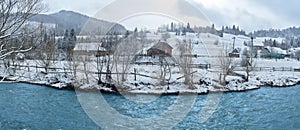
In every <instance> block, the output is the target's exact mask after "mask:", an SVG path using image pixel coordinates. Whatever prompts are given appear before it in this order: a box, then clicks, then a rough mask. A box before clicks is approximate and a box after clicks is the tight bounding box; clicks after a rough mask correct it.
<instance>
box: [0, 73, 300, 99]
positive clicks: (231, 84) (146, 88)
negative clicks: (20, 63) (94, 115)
mask: <svg viewBox="0 0 300 130" xmlns="http://www.w3.org/2000/svg"><path fill="white" fill-rule="evenodd" d="M44 76H45V78H41V79H45V80H39V81H33V80H29V79H28V78H27V79H26V78H24V77H18V76H6V77H5V78H4V80H5V81H17V82H20V83H26V84H35V85H42V86H46V87H50V88H54V89H58V90H78V91H85V92H95V91H101V92H104V93H122V94H163V95H174V94H176V95H177V94H208V93H219V92H224V93H226V92H245V91H250V90H256V89H260V88H261V87H263V86H271V87H290V86H295V85H297V84H300V73H299V72H263V73H262V72H254V73H253V76H252V77H250V80H249V81H248V82H245V81H243V80H242V79H241V78H239V77H234V76H231V77H229V78H228V79H227V80H228V81H227V84H226V85H225V86H222V85H220V84H219V83H217V82H214V81H213V80H210V79H201V80H200V81H199V82H198V83H194V84H192V86H193V88H192V89H191V88H189V87H188V86H189V85H185V84H182V83H180V82H173V83H170V84H167V85H164V86H161V85H159V84H145V83H135V84H133V83H132V84H129V85H130V86H128V84H125V86H127V87H124V86H123V87H118V86H116V85H113V84H105V83H103V84H100V85H98V84H96V82H90V83H89V84H87V83H75V82H74V80H72V79H68V80H66V79H64V80H62V79H60V78H57V77H53V76H50V75H44ZM61 77H65V76H61ZM1 79H3V76H2V77H1ZM54 79H55V80H54ZM66 81H68V82H66ZM118 88H122V89H118ZM123 88H130V89H127V90H124V89H123Z"/></svg>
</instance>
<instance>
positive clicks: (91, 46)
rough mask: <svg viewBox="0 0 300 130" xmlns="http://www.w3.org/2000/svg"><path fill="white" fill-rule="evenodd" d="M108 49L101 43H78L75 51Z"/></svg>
mask: <svg viewBox="0 0 300 130" xmlns="http://www.w3.org/2000/svg"><path fill="white" fill-rule="evenodd" d="M95 50H96V51H97V50H100V51H106V49H105V48H103V47H101V43H77V44H76V45H75V48H74V51H95Z"/></svg>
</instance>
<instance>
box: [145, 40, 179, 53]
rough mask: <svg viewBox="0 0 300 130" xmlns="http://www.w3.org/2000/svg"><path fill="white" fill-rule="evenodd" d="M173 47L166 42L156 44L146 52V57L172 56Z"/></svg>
mask: <svg viewBox="0 0 300 130" xmlns="http://www.w3.org/2000/svg"><path fill="white" fill-rule="evenodd" d="M172 51H173V47H172V46H170V45H169V44H168V43H167V42H158V43H157V44H155V45H154V46H152V47H151V48H150V49H148V50H147V55H148V56H157V55H158V56H172Z"/></svg>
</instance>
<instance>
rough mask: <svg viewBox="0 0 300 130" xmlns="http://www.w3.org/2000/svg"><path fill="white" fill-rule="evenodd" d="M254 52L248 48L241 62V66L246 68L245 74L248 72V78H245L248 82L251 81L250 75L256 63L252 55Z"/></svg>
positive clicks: (243, 53) (244, 51)
mask: <svg viewBox="0 0 300 130" xmlns="http://www.w3.org/2000/svg"><path fill="white" fill-rule="evenodd" d="M251 53H252V52H250V51H249V50H248V49H247V48H245V49H244V50H243V52H242V57H241V58H242V61H241V66H242V67H245V68H246V69H245V72H246V76H245V80H246V81H248V80H249V76H250V73H251V72H252V71H253V70H254V67H255V63H254V59H253V57H252V55H251Z"/></svg>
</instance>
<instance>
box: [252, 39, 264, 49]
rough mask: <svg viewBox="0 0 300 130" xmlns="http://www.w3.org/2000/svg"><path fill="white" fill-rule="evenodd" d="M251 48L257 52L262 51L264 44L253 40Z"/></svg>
mask: <svg viewBox="0 0 300 130" xmlns="http://www.w3.org/2000/svg"><path fill="white" fill-rule="evenodd" d="M253 47H254V48H255V49H257V50H262V49H263V48H264V43H263V42H262V41H260V40H254V41H253Z"/></svg>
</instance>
